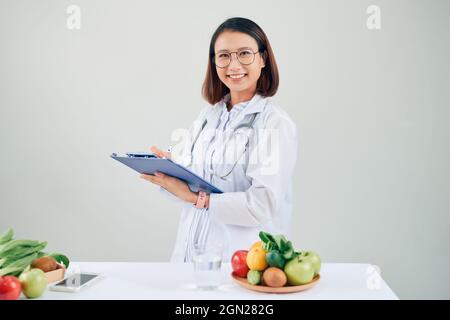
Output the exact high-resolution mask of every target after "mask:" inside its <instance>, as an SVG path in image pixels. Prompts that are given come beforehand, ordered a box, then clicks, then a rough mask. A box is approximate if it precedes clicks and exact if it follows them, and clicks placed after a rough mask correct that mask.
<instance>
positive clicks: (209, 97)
mask: <svg viewBox="0 0 450 320" xmlns="http://www.w3.org/2000/svg"><path fill="white" fill-rule="evenodd" d="M224 31H237V32H243V33H246V34H248V35H249V36H251V37H252V38H253V39H255V40H256V43H257V44H258V51H259V52H260V54H261V57H262V58H263V59H264V61H265V67H264V68H263V69H262V70H261V75H260V77H259V79H258V82H257V85H256V93H258V94H260V95H262V96H264V97H272V96H273V95H275V93H276V92H277V90H278V84H279V81H280V78H279V75H278V67H277V63H276V61H275V56H274V54H273V51H272V47H271V46H270V43H269V39H268V38H267V36H266V34H265V33H264V31H263V30H262V29H261V28H260V27H259V26H258V25H257V24H256V23H255V22H253V21H252V20H249V19H246V18H240V17H235V18H230V19H227V20H226V21H225V22H223V23H222V24H221V25H220V26H219V27H218V28H217V30H216V31H215V32H214V34H213V36H212V38H211V42H210V44H209V55H208V68H207V70H206V76H205V80H204V81H203V86H202V95H203V97H204V98H205V100H206V101H208V102H209V103H210V104H212V105H213V104H216V103H217V102H219V101H220V100H222V98H223V97H224V96H225V95H226V94H227V93H229V92H230V89H228V87H227V86H226V85H224V84H223V83H222V81H220V79H219V76H218V75H217V70H216V68H215V65H214V55H215V52H214V45H215V43H216V40H217V38H218V37H219V35H220V34H221V33H222V32H224Z"/></svg>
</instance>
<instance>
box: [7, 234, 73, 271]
mask: <svg viewBox="0 0 450 320" xmlns="http://www.w3.org/2000/svg"><path fill="white" fill-rule="evenodd" d="M13 236H14V232H13V230H12V229H8V230H7V231H6V232H5V233H4V234H3V235H1V236H0V276H4V275H13V276H19V275H20V274H21V273H23V272H24V271H27V270H29V269H30V264H31V262H32V261H33V260H34V259H37V258H42V257H44V256H48V255H49V254H48V253H46V252H42V250H43V249H44V248H45V247H46V246H47V242H45V241H44V242H39V241H36V240H14V239H13ZM50 256H51V257H52V258H54V259H55V260H56V261H57V262H58V263H60V264H61V263H62V264H64V265H65V267H66V268H68V267H69V259H68V258H67V256H65V255H63V254H61V253H52V254H51V255H50Z"/></svg>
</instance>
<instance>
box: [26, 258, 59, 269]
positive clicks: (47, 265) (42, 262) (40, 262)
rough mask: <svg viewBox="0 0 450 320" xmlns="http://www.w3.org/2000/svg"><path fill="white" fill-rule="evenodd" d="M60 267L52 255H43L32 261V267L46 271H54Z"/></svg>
mask: <svg viewBox="0 0 450 320" xmlns="http://www.w3.org/2000/svg"><path fill="white" fill-rule="evenodd" d="M57 267H58V264H57V263H56V260H55V259H53V258H52V257H49V256H47V257H42V258H39V259H35V260H33V262H31V268H37V269H41V270H42V271H44V272H49V271H53V270H55V269H56V268H57Z"/></svg>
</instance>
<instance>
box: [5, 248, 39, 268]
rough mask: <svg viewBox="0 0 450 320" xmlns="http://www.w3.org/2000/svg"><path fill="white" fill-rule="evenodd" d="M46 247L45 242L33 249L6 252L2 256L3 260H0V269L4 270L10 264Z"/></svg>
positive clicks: (16, 249)
mask: <svg viewBox="0 0 450 320" xmlns="http://www.w3.org/2000/svg"><path fill="white" fill-rule="evenodd" d="M46 245H47V242H41V243H40V244H39V245H37V246H35V247H16V248H15V249H13V250H10V251H8V252H6V254H4V256H3V258H2V259H0V268H2V267H3V268H4V267H6V266H8V265H9V264H11V263H12V262H14V261H16V260H18V259H20V258H24V257H26V256H28V255H30V254H32V253H38V252H40V251H41V250H42V249H44V248H45V246H46ZM38 257H39V256H38Z"/></svg>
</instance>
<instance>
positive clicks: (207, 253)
mask: <svg viewBox="0 0 450 320" xmlns="http://www.w3.org/2000/svg"><path fill="white" fill-rule="evenodd" d="M193 261H194V277H195V283H196V285H197V288H200V289H206V290H213V289H216V288H217V287H218V286H219V285H220V278H221V271H220V269H221V266H222V246H221V245H212V244H206V245H195V246H194V256H193Z"/></svg>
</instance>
